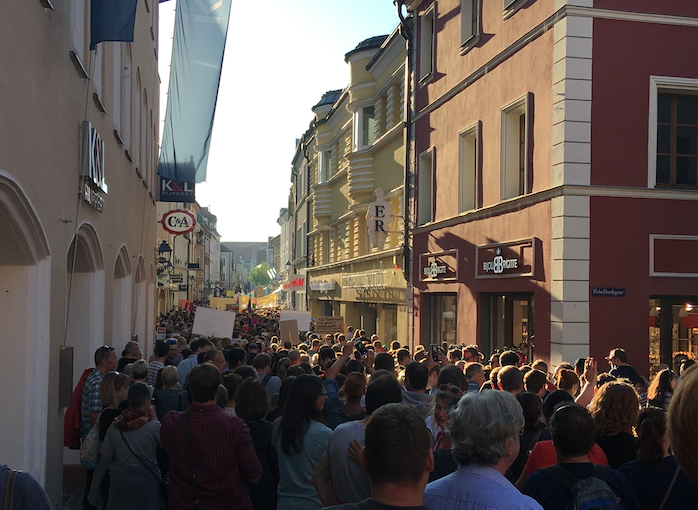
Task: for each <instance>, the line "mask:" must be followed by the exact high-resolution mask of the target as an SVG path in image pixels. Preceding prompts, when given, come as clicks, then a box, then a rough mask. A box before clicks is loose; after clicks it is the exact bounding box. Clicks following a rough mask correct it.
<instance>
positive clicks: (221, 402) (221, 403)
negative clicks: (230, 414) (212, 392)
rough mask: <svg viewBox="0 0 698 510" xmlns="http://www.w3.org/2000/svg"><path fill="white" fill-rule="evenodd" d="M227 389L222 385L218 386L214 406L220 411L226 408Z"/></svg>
mask: <svg viewBox="0 0 698 510" xmlns="http://www.w3.org/2000/svg"><path fill="white" fill-rule="evenodd" d="M228 402H229V400H228V389H227V388H226V387H225V386H223V385H222V384H219V385H218V397H216V404H218V407H220V408H221V409H225V408H226V407H228Z"/></svg>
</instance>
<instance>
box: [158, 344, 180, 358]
mask: <svg viewBox="0 0 698 510" xmlns="http://www.w3.org/2000/svg"><path fill="white" fill-rule="evenodd" d="M176 348H177V346H175V349H176ZM169 351H170V345H169V344H168V343H167V342H165V341H164V340H158V341H157V342H155V356H156V357H158V358H166V357H167V353H168V352H169Z"/></svg>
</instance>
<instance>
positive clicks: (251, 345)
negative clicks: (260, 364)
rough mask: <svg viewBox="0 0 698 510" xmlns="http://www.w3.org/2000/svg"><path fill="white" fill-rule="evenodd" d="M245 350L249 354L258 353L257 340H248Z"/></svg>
mask: <svg viewBox="0 0 698 510" xmlns="http://www.w3.org/2000/svg"><path fill="white" fill-rule="evenodd" d="M247 352H248V353H250V354H257V353H259V344H258V343H257V342H250V343H249V344H247Z"/></svg>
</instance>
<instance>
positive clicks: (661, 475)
mask: <svg viewBox="0 0 698 510" xmlns="http://www.w3.org/2000/svg"><path fill="white" fill-rule="evenodd" d="M635 429H636V430H637V459H636V460H631V461H630V462H628V463H627V464H623V465H622V466H621V467H620V472H621V473H623V474H624V475H625V477H626V478H627V479H628V481H630V485H631V486H632V488H633V490H634V491H635V495H636V496H637V499H638V500H639V501H640V510H656V509H657V508H659V507H660V506H661V505H662V503H663V504H664V508H667V509H669V508H671V509H675V510H682V509H685V510H689V509H695V508H696V506H697V505H698V484H695V483H694V482H692V481H691V480H690V479H689V478H688V476H686V474H685V473H684V472H683V471H681V469H680V468H679V466H678V464H677V463H676V459H675V458H674V456H673V455H670V454H669V436H668V434H667V426H666V413H665V412H664V411H663V410H662V409H659V408H656V407H649V408H647V409H643V410H642V411H640V413H639V414H638V415H637V425H636V427H635Z"/></svg>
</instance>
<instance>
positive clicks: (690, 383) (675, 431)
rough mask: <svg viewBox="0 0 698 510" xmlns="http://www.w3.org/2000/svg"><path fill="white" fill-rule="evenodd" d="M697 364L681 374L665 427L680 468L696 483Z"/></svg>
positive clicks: (697, 463)
mask: <svg viewBox="0 0 698 510" xmlns="http://www.w3.org/2000/svg"><path fill="white" fill-rule="evenodd" d="M696 395H698V365H693V366H691V367H690V368H688V369H686V371H685V372H684V373H683V374H682V375H681V384H679V385H677V387H676V391H675V392H674V396H673V397H672V399H671V404H670V405H669V414H668V417H667V424H668V428H669V437H670V438H671V445H672V449H673V451H674V455H675V456H676V461H677V462H678V464H679V466H681V469H683V470H684V471H685V472H686V474H687V475H688V476H689V478H690V479H691V480H693V481H694V482H696V483H698V434H696V423H698V399H697V398H696Z"/></svg>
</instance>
